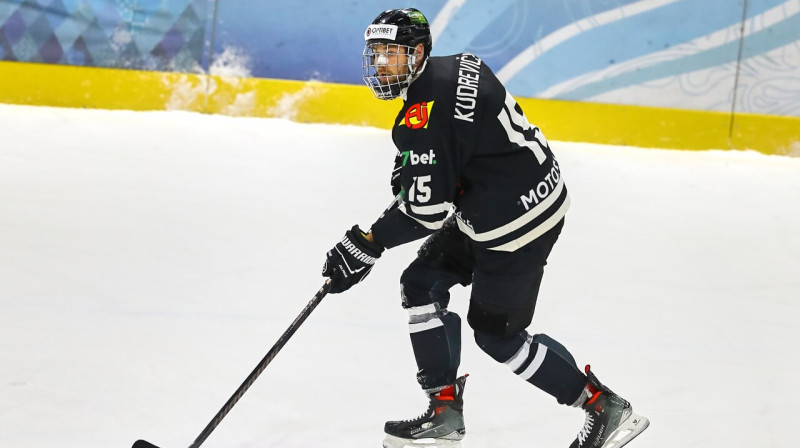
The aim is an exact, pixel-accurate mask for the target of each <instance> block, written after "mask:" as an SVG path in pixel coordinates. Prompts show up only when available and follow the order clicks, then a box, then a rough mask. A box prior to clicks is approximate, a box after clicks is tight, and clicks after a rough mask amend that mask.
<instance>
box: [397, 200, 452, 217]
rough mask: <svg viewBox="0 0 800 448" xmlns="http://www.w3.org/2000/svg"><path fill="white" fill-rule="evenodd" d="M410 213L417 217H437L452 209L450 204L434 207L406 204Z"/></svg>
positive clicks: (445, 203)
mask: <svg viewBox="0 0 800 448" xmlns="http://www.w3.org/2000/svg"><path fill="white" fill-rule="evenodd" d="M408 206H409V207H410V208H411V212H412V213H415V214H417V215H438V214H439V213H445V212H449V211H450V210H451V209H452V208H453V204H452V203H451V202H442V203H441V204H436V205H414V204H408Z"/></svg>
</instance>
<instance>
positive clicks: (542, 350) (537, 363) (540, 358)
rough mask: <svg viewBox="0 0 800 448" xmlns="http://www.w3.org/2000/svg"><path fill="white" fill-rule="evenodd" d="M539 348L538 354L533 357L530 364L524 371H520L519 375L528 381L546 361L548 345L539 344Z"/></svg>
mask: <svg viewBox="0 0 800 448" xmlns="http://www.w3.org/2000/svg"><path fill="white" fill-rule="evenodd" d="M537 345H538V346H539V348H538V349H537V350H536V356H534V357H533V361H531V363H530V365H529V366H528V368H527V369H525V371H524V372H522V373H520V374H519V376H520V377H521V378H522V379H524V380H525V381H528V380H529V379H531V377H532V376H533V375H534V374H535V373H536V371H537V370H539V367H541V366H542V363H543V362H544V357H545V356H546V355H547V347H545V346H544V345H542V344H537Z"/></svg>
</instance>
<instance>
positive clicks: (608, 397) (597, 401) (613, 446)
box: [570, 365, 650, 448]
mask: <svg viewBox="0 0 800 448" xmlns="http://www.w3.org/2000/svg"><path fill="white" fill-rule="evenodd" d="M586 376H587V377H588V382H587V383H586V389H585V390H584V394H582V395H581V397H582V398H585V399H586V401H585V402H584V403H583V404H582V405H581V407H582V408H583V410H584V411H586V421H585V422H584V424H583V429H581V432H580V433H578V437H577V438H576V439H575V441H574V442H572V445H570V448H620V447H622V446H623V445H625V444H627V443H628V442H630V441H631V440H633V438H634V437H636V436H638V435H639V434H641V432H642V431H644V430H645V429H646V428H647V426H648V425H649V424H650V421H649V420H647V417H643V416H641V415H636V414H634V413H633V408H632V407H631V404H630V403H628V401H627V400H625V399H623V398H622V397H620V396H619V395H617V394H615V393H614V392H612V391H611V389H609V388H607V387H606V386H604V385H603V384H602V383H601V382H600V381H598V380H597V377H596V376H594V373H592V371H591V370H590V368H589V366H588V365H587V366H586ZM586 397H588V398H586Z"/></svg>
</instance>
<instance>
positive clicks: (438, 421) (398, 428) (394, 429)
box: [383, 375, 468, 448]
mask: <svg viewBox="0 0 800 448" xmlns="http://www.w3.org/2000/svg"><path fill="white" fill-rule="evenodd" d="M467 376H468V375H464V376H462V377H460V378H458V379H457V380H456V382H455V383H454V384H451V385H448V386H445V387H444V389H442V390H440V391H439V392H436V393H434V394H430V395H428V398H429V399H430V404H429V405H428V410H427V411H425V413H424V414H422V415H421V416H419V417H417V418H415V419H413V420H403V421H391V422H386V425H385V426H384V428H383V431H384V432H385V433H386V438H385V439H384V440H383V446H384V448H404V447H450V448H452V447H459V446H460V443H459V440H461V439H463V438H464V434H465V431H464V414H463V409H464V400H463V399H462V396H463V395H464V384H465V383H466V381H467Z"/></svg>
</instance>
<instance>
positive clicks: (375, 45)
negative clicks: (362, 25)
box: [362, 8, 432, 100]
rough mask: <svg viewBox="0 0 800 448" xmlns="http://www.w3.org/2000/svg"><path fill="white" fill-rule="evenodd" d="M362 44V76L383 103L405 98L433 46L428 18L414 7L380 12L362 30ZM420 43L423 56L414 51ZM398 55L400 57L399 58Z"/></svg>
mask: <svg viewBox="0 0 800 448" xmlns="http://www.w3.org/2000/svg"><path fill="white" fill-rule="evenodd" d="M364 41H365V45H364V53H363V59H362V60H363V64H362V69H363V71H362V77H363V78H364V82H365V83H366V84H367V85H368V86H369V88H370V89H371V90H372V93H373V94H374V95H375V96H376V97H377V98H380V99H383V100H391V99H394V98H397V97H398V96H402V95H404V92H405V91H406V89H408V86H409V85H411V82H412V81H413V80H414V79H416V77H417V76H419V73H421V68H420V67H423V66H424V65H425V60H426V59H427V58H428V55H429V54H430V52H431V47H432V39H431V28H430V25H428V19H426V18H425V16H424V15H423V14H422V13H421V12H419V11H418V10H416V9H414V8H405V9H389V10H386V11H384V12H382V13H380V14H379V15H378V17H376V18H375V20H373V21H372V23H371V24H370V25H369V26H368V27H367V30H366V31H364ZM419 44H422V46H423V48H424V54H422V55H419V54H418V53H417V51H416V47H417V45H419ZM397 55H402V56H403V57H402V58H401V59H398V58H397ZM406 55H407V57H406ZM420 56H421V57H420Z"/></svg>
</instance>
